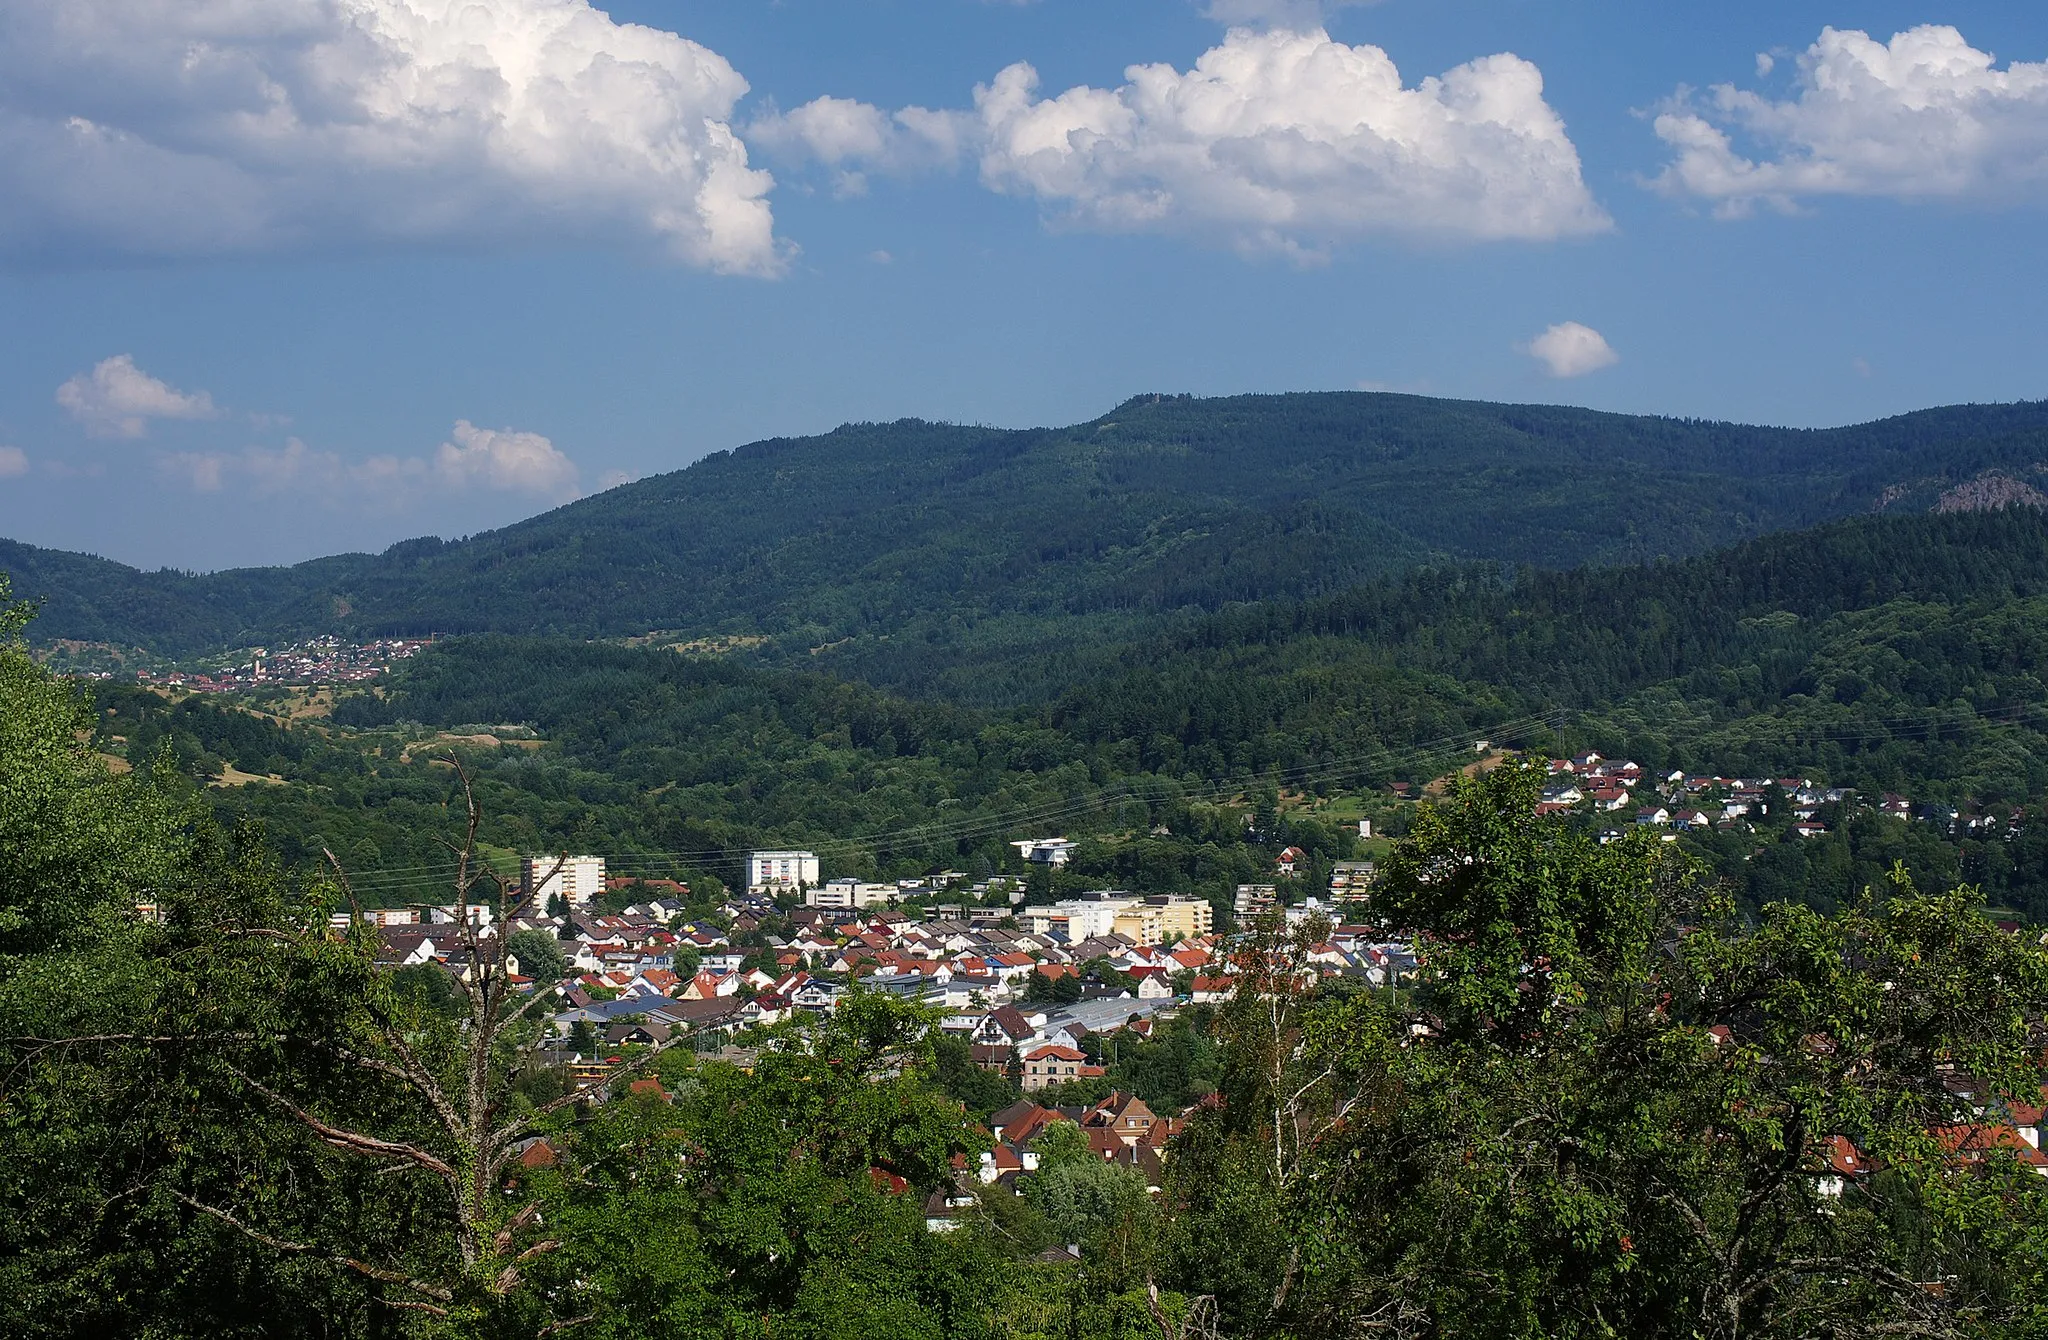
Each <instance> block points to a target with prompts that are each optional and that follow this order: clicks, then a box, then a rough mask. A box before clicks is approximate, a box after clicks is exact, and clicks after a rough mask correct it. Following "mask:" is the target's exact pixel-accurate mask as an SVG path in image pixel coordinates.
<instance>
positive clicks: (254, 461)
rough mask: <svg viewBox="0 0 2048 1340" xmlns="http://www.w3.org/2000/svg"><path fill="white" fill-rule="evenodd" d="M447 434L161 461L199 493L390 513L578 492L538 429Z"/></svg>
mask: <svg viewBox="0 0 2048 1340" xmlns="http://www.w3.org/2000/svg"><path fill="white" fill-rule="evenodd" d="M450 437H451V438H452V440H451V441H447V442H443V443H442V444H441V445H440V447H439V448H438V449H437V450H436V451H435V452H434V453H433V454H432V455H431V456H396V455H378V456H370V457H367V458H364V459H362V460H355V461H351V460H347V459H345V458H344V457H342V456H341V455H340V454H338V453H336V452H332V451H322V450H319V449H317V448H314V447H309V446H307V445H306V444H305V442H303V441H301V440H300V439H298V438H296V437H294V438H289V439H287V440H286V442H285V445H284V446H282V447H264V446H250V447H244V448H243V449H242V450H240V451H237V452H224V451H208V452H176V453H169V454H166V455H164V456H163V457H161V458H160V459H159V462H158V464H159V466H160V468H161V469H162V470H163V472H164V473H166V474H168V475H170V476H171V477H173V478H175V479H179V480H182V481H183V482H185V483H186V484H188V485H189V486H191V487H192V488H194V489H196V490H198V491H199V492H202V493H217V492H220V491H221V490H223V489H224V488H226V487H228V486H229V485H230V484H233V485H236V486H240V487H246V488H248V489H249V490H250V491H251V492H252V493H255V494H257V495H259V496H275V495H306V496H313V497H318V498H319V499H320V500H321V501H323V502H325V503H328V504H330V505H338V504H366V505H369V506H372V507H376V508H380V509H384V510H389V511H403V510H405V509H406V508H408V507H410V506H412V505H414V504H417V503H420V502H423V501H426V500H428V499H431V498H435V497H442V496H447V495H452V494H462V493H471V492H475V491H477V490H479V489H483V490H489V491H492V492H498V493H512V494H518V495H521V496H523V497H527V498H531V499H535V500H538V501H541V502H547V503H564V502H569V501H571V500H572V499H574V498H576V497H578V496H580V489H579V479H580V472H579V471H578V470H577V468H576V463H575V462H574V461H572V460H570V459H569V457H568V456H566V455H564V454H563V453H562V451H561V450H560V449H559V448H557V447H556V446H555V444H554V443H553V442H551V441H549V440H548V439H547V438H545V437H543V436H541V435H540V434H539V433H528V432H521V431H518V430H516V429H511V428H479V427H477V426H476V425H474V424H472V423H470V422H469V421H468V420H467V419H460V420H457V421H456V424H455V427H454V430H453V431H452V432H451V433H450Z"/></svg>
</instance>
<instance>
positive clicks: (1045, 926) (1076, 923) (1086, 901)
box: [1019, 897, 1138, 940]
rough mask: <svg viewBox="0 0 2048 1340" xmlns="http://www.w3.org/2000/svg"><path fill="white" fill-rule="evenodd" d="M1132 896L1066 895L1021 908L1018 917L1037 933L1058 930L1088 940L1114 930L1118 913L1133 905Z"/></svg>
mask: <svg viewBox="0 0 2048 1340" xmlns="http://www.w3.org/2000/svg"><path fill="white" fill-rule="evenodd" d="M1137 902H1138V900H1137V899H1135V898H1104V897H1090V898H1069V899H1066V900H1064V901H1062V902H1057V903H1050V904H1045V905H1042V906H1038V907H1029V908H1026V909H1024V914H1023V916H1021V917H1020V918H1019V920H1021V921H1023V922H1025V923H1026V924H1028V925H1029V926H1030V927H1031V929H1032V930H1033V931H1035V932H1037V933H1038V934H1040V935H1043V934H1045V933H1047V932H1049V931H1059V932H1061V933H1063V934H1064V935H1065V936H1066V937H1067V938H1068V939H1069V940H1092V939H1094V938H1095V937H1096V936H1098V935H1108V934H1110V933H1112V932H1113V931H1115V930H1116V919H1117V917H1118V916H1120V915H1122V914H1123V913H1125V912H1128V911H1129V910H1130V909H1131V908H1133V907H1135V906H1137Z"/></svg>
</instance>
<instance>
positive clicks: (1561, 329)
mask: <svg viewBox="0 0 2048 1340" xmlns="http://www.w3.org/2000/svg"><path fill="white" fill-rule="evenodd" d="M1522 352H1523V353H1526V354H1528V355H1529V356H1530V357H1531V358H1533V359H1535V360H1536V361H1537V362H1539V363H1541V364H1542V365H1543V367H1544V370H1545V371H1547V372H1548V373H1549V374H1550V375H1551V376H1553V377H1558V378H1565V377H1583V376H1585V375H1586V374H1587V373H1589V372H1598V371H1599V370H1600V369H1602V368H1611V367H1613V366H1614V365H1615V364H1616V363H1619V362H1620V361H1621V355H1620V354H1617V353H1615V352H1614V349H1613V348H1612V346H1610V345H1609V344H1608V343H1607V340H1606V337H1604V336H1603V335H1601V334H1600V332H1599V331H1597V330H1594V329H1593V328H1592V327H1591V326H1582V325H1580V324H1579V323H1578V322H1576V321H1563V322H1560V323H1558V324H1557V325H1555V326H1552V327H1551V328H1550V329H1549V330H1546V331H1544V332H1543V333H1542V334H1541V335H1538V336H1537V337H1536V338H1535V339H1533V340H1531V341H1529V343H1528V344H1527V345H1525V346H1523V347H1522Z"/></svg>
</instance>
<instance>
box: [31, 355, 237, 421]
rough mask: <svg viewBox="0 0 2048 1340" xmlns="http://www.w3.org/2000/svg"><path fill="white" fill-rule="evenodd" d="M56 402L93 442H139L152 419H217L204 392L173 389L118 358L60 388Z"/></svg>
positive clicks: (129, 360)
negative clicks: (95, 439)
mask: <svg viewBox="0 0 2048 1340" xmlns="http://www.w3.org/2000/svg"><path fill="white" fill-rule="evenodd" d="M57 403H58V404H59V405H61V406H63V407H64V409H65V411H66V412H67V413H69V414H70V415H71V417H72V418H74V419H76V420H78V421H79V422H80V423H82V424H84V425H85V431H86V432H88V433H90V434H92V435H93V436H94V437H131V438H132V437H141V436H142V435H143V434H145V433H147V432H148V431H149V421H150V420H151V419H211V418H215V417H217V415H218V411H217V410H215V409H214V407H213V398H212V397H211V396H209V395H207V394H206V392H204V391H193V392H185V391H179V390H174V389H173V388H171V387H170V386H167V385H166V384H164V383H163V382H160V381H158V380H157V379H156V378H154V377H152V376H150V375H149V374H148V373H146V372H144V371H143V370H142V369H141V368H138V367H136V366H135V359H134V357H133V356H131V355H129V354H116V355H114V357H112V358H109V359H105V360H103V361H101V362H100V363H99V364H97V365H96V366H95V367H94V368H93V370H92V371H91V372H81V373H79V374H78V375H77V376H75V377H73V378H71V379H70V380H69V381H67V382H65V383H64V384H63V385H62V386H59V387H58V388H57Z"/></svg>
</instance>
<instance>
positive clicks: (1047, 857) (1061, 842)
mask: <svg viewBox="0 0 2048 1340" xmlns="http://www.w3.org/2000/svg"><path fill="white" fill-rule="evenodd" d="M1010 845H1011V846H1013V847H1015V848H1016V849H1017V855H1019V856H1021V857H1023V858H1024V859H1025V860H1027V861H1029V862H1031V863H1032V864H1033V865H1049V866H1052V867H1054V868H1055V869H1057V868H1058V867H1060V866H1063V865H1065V864H1066V863H1067V861H1068V860H1069V859H1071V858H1072V856H1073V854H1074V845H1075V844H1074V843H1072V842H1069V841H1068V840H1067V839H1066V838H1063V837H1055V838H1024V839H1022V840H1020V841H1016V842H1012V843H1011V844H1010Z"/></svg>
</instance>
